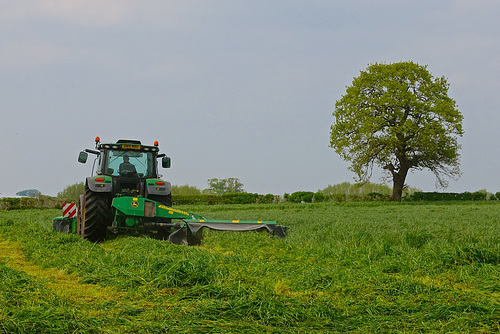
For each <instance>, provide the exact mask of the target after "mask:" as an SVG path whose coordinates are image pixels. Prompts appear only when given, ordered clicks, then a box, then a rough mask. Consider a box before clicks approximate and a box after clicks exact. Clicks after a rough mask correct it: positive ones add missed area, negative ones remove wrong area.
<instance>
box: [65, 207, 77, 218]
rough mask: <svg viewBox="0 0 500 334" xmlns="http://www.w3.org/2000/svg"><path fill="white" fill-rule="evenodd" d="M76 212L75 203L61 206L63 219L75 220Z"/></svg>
mask: <svg viewBox="0 0 500 334" xmlns="http://www.w3.org/2000/svg"><path fill="white" fill-rule="evenodd" d="M76 212H77V208H76V204H75V203H64V204H63V217H65V218H75V217H76Z"/></svg>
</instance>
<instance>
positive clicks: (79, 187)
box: [57, 182, 85, 203]
mask: <svg viewBox="0 0 500 334" xmlns="http://www.w3.org/2000/svg"><path fill="white" fill-rule="evenodd" d="M84 191H85V184H84V183H83V182H79V183H75V184H72V185H69V186H66V188H64V190H63V191H60V192H58V193H57V198H64V199H67V200H71V201H73V202H74V203H78V200H79V199H80V195H81V194H83V192H84Z"/></svg>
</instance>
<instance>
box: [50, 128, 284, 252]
mask: <svg viewBox="0 0 500 334" xmlns="http://www.w3.org/2000/svg"><path fill="white" fill-rule="evenodd" d="M89 154H92V155H93V156H95V159H94V164H93V167H92V174H93V176H90V177H87V178H86V180H85V191H84V193H83V194H82V195H80V199H79V201H78V203H77V210H71V207H72V205H69V206H68V207H67V208H66V207H65V208H64V210H63V213H64V214H63V216H62V217H57V218H55V219H54V220H53V228H54V229H55V230H57V231H60V232H74V233H77V234H78V235H79V236H81V237H82V238H85V239H88V240H89V241H92V242H100V241H104V240H106V239H108V238H110V237H112V236H114V235H117V234H122V233H128V234H148V235H149V236H151V237H153V238H157V239H163V240H168V241H169V242H171V243H174V244H179V245H199V244H200V242H201V240H202V238H203V234H202V229H203V228H208V229H212V230H219V231H252V230H256V231H267V232H268V233H270V234H272V235H274V236H276V237H278V238H283V237H285V236H286V230H287V228H286V227H284V226H281V225H278V224H277V223H276V222H275V221H260V220H259V221H243V220H238V219H234V220H214V219H209V218H206V217H203V216H201V215H198V214H195V213H191V212H187V211H184V210H179V209H176V208H173V207H172V194H171V184H170V182H167V181H164V180H162V179H161V178H160V177H161V175H159V174H158V167H157V165H158V160H160V161H161V166H162V167H163V168H170V164H171V159H170V157H168V156H166V155H165V154H164V153H159V148H158V142H157V141H156V142H155V143H154V145H152V146H149V145H143V144H142V143H141V142H140V141H138V140H125V139H121V140H118V141H117V142H116V143H109V144H104V143H101V140H100V138H99V137H96V139H95V149H85V150H83V151H81V152H80V154H79V156H78V161H79V162H80V163H86V162H87V159H88V156H89Z"/></svg>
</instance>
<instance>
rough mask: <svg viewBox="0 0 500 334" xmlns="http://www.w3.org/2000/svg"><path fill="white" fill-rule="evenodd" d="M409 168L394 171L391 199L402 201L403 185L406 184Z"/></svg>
mask: <svg viewBox="0 0 500 334" xmlns="http://www.w3.org/2000/svg"><path fill="white" fill-rule="evenodd" d="M407 174H408V169H401V170H400V171H399V172H398V173H392V196H391V201H393V202H401V196H402V195H403V187H404V185H405V180H406V175H407Z"/></svg>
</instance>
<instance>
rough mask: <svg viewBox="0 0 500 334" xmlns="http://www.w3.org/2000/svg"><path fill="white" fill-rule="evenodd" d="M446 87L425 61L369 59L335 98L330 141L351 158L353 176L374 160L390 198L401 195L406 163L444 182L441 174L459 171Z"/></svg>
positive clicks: (458, 121) (365, 176)
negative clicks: (386, 182)
mask: <svg viewBox="0 0 500 334" xmlns="http://www.w3.org/2000/svg"><path fill="white" fill-rule="evenodd" d="M448 88H449V84H448V83H447V80H446V79H445V78H444V77H441V78H434V77H433V76H432V74H431V73H430V72H429V71H428V70H427V66H421V65H418V64H415V63H413V62H400V63H394V64H377V63H376V64H372V65H370V66H369V67H368V68H367V69H366V70H365V71H361V74H360V75H359V76H358V77H357V78H354V80H353V82H352V85H351V86H350V87H347V90H346V94H345V95H343V96H342V97H341V99H340V100H338V101H337V102H336V103H335V111H334V112H333V116H334V117H335V123H334V124H333V125H332V127H331V136H330V146H331V147H332V148H334V149H335V151H336V152H337V153H338V154H339V155H340V156H341V157H342V158H343V159H344V160H346V161H349V162H350V163H351V166H350V167H349V169H350V170H351V171H353V172H354V173H355V174H356V175H357V178H358V180H357V181H358V182H359V181H360V182H366V181H367V180H369V179H370V177H371V175H372V171H373V166H374V165H378V166H380V167H381V168H382V169H383V171H384V172H385V173H386V175H388V177H389V178H391V177H392V183H393V188H392V196H391V200H393V201H400V200H401V194H402V191H403V188H404V185H405V179H406V176H407V174H408V171H410V170H412V169H414V170H423V169H429V170H430V171H432V172H433V173H434V175H435V176H436V180H437V183H438V184H439V185H440V186H442V187H446V186H447V181H446V180H445V177H451V178H455V177H458V176H460V168H459V158H460V155H459V154H458V150H459V149H460V147H461V146H460V145H459V144H458V141H457V137H458V136H462V135H463V130H462V119H463V116H462V114H461V113H460V112H459V111H458V109H457V105H456V102H455V101H454V100H453V99H451V98H450V97H448Z"/></svg>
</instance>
